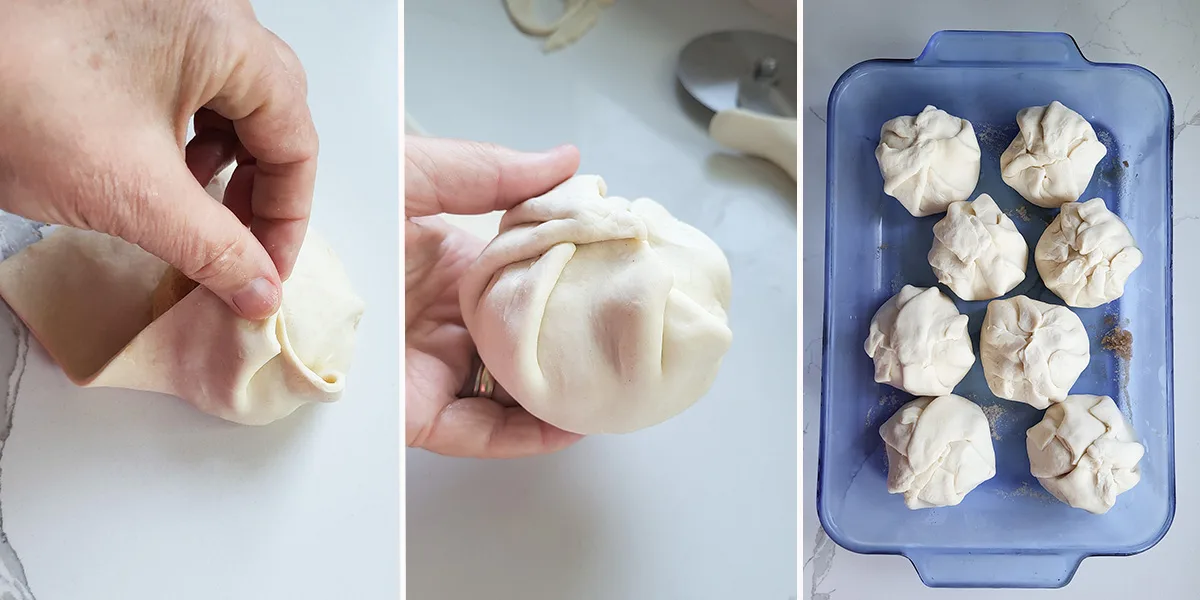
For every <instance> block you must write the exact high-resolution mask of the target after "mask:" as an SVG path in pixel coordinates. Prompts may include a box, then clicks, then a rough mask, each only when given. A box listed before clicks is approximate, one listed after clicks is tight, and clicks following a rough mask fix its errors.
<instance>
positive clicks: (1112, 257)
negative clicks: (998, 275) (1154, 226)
mask: <svg viewBox="0 0 1200 600" xmlns="http://www.w3.org/2000/svg"><path fill="white" fill-rule="evenodd" d="M1033 262H1034V264H1035V265H1036V266H1037V270H1038V273H1039V274H1040V275H1041V276H1042V281H1043V282H1045V284H1046V287H1047V288H1049V289H1050V291H1052V292H1054V293H1055V294H1056V295H1058V297H1059V298H1062V299H1063V301H1064V302H1066V303H1067V305H1068V306H1074V307H1077V308H1095V307H1097V306H1100V305H1102V304H1107V303H1109V302H1112V301H1113V300H1116V299H1117V298H1120V297H1121V295H1122V294H1124V293H1125V282H1126V281H1128V280H1129V276H1130V275H1132V274H1133V271H1134V270H1135V269H1137V268H1138V266H1140V265H1141V264H1142V251H1141V250H1139V249H1138V247H1137V244H1136V242H1134V239H1133V234H1132V233H1130V232H1129V228H1128V227H1126V226H1125V222H1124V221H1122V220H1121V219H1120V217H1118V216H1117V215H1115V214H1113V212H1112V211H1110V210H1108V206H1106V205H1105V204H1104V200H1102V199H1100V198H1092V199H1091V200H1088V201H1087V202H1070V203H1067V204H1064V205H1063V206H1062V209H1061V210H1060V211H1059V213H1058V216H1057V217H1055V218H1054V221H1052V222H1051V223H1050V226H1049V227H1047V228H1046V231H1045V232H1043V233H1042V237H1041V239H1039V240H1038V243H1037V247H1035V248H1034V250H1033Z"/></svg>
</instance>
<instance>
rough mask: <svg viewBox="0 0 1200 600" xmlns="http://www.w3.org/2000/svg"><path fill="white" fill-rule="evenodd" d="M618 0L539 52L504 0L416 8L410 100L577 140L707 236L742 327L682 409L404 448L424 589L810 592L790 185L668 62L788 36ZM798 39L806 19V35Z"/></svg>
mask: <svg viewBox="0 0 1200 600" xmlns="http://www.w3.org/2000/svg"><path fill="white" fill-rule="evenodd" d="M679 7H680V3H678V2H675V1H673V0H623V1H618V2H617V3H616V5H615V6H613V7H612V8H611V9H609V10H607V11H606V12H605V13H604V15H603V16H602V18H601V20H600V22H599V23H598V24H597V26H596V28H595V29H593V30H592V31H591V32H589V33H588V35H587V36H586V37H584V38H583V39H582V40H580V41H579V43H577V44H575V45H573V46H571V47H569V48H566V49H564V50H561V51H559V52H556V53H554V54H551V55H549V56H546V55H543V54H542V52H541V50H540V40H537V39H531V38H527V37H525V36H523V35H521V34H520V33H518V32H517V31H516V30H515V28H514V27H513V26H512V25H511V24H510V23H509V21H508V18H507V17H506V16H505V14H504V11H503V8H502V5H501V3H500V2H476V3H473V4H472V5H471V7H470V8H466V7H465V6H463V4H462V3H456V2H444V1H441V0H420V1H418V0H409V1H408V2H406V3H405V19H406V26H405V27H406V30H405V63H406V64H405V110H406V111H407V112H408V113H409V115H411V116H412V117H413V118H414V119H415V120H416V121H417V122H418V123H419V124H420V125H421V126H422V127H423V128H424V129H426V130H427V131H428V132H429V133H431V134H436V135H442V136H447V137H461V138H473V139H479V140H485V141H491V142H498V143H502V144H507V145H510V146H513V147H516V148H520V149H528V150H536V149H544V148H549V147H552V146H554V145H557V144H560V143H563V142H572V143H575V144H577V145H578V146H579V147H580V149H581V151H582V154H583V166H582V168H581V172H584V173H594V174H598V175H601V176H603V177H604V178H605V180H606V181H607V183H608V186H609V191H610V192H611V193H613V194H616V195H621V196H626V197H629V196H639V195H644V196H648V197H651V198H654V199H656V200H658V201H659V202H661V203H663V204H664V205H665V206H667V208H668V209H669V210H671V212H672V213H673V214H674V215H675V216H676V217H678V218H680V219H682V220H684V221H686V222H688V223H690V224H691V225H693V226H695V227H697V228H699V229H701V230H702V231H704V232H705V233H707V234H708V235H710V236H711V237H712V238H713V239H714V240H715V241H716V242H717V243H718V244H719V245H720V246H721V247H722V249H723V250H724V251H725V253H726V254H727V256H728V257H729V261H730V265H731V267H732V271H733V285H734V293H733V304H732V311H731V313H730V327H731V328H732V330H733V334H734V341H733V346H732V348H731V350H730V352H729V354H728V355H727V356H726V358H725V362H724V365H723V367H722V370H721V373H720V375H718V377H717V381H716V383H715V385H714V387H713V389H712V391H711V392H710V393H709V394H708V395H707V396H706V397H705V398H703V399H701V400H700V402H699V403H697V404H696V405H695V406H693V407H692V408H691V409H689V410H688V411H687V412H685V413H683V414H682V415H680V416H679V417H677V418H675V419H672V420H670V421H668V422H666V423H664V424H662V425H660V426H657V427H653V428H651V429H647V430H645V431H642V432H639V433H635V434H630V435H625V436H596V437H592V438H587V439H585V440H583V441H582V442H580V443H579V444H578V445H576V446H575V447H572V448H569V449H567V450H565V451H563V452H560V453H558V454H554V455H550V456H545V457H539V458H532V459H518V460H512V461H502V462H501V461H482V460H463V459H451V458H444V457H439V456H435V455H432V454H429V453H427V452H424V451H421V450H409V451H408V453H407V461H408V462H407V467H406V471H407V492H406V493H407V511H408V513H407V519H408V520H407V527H408V549H407V556H408V571H407V576H408V592H409V598H410V599H412V600H459V599H465V598H483V599H489V600H491V599H495V600H509V599H520V600H562V599H565V598H569V599H571V600H625V599H637V600H640V599H654V600H676V599H678V600H710V599H711V600H730V599H734V598H737V599H741V598H746V599H754V600H758V599H763V600H786V599H787V598H789V597H794V596H796V594H797V590H796V526H797V523H796V480H795V477H796V471H797V469H796V459H795V454H796V453H795V449H796V441H797V440H796V412H795V411H796V408H797V407H796V401H795V397H796V378H795V375H796V371H795V370H796V364H797V356H796V338H795V334H794V333H793V332H794V331H795V330H796V328H797V323H796V316H795V314H796V311H795V306H796V304H795V303H796V296H795V289H796V280H795V273H796V254H795V248H796V231H795V201H794V193H795V187H794V186H793V184H792V182H791V180H789V179H788V178H787V176H786V175H784V174H783V173H782V172H781V171H780V170H779V169H777V168H776V167H774V166H772V165H770V164H768V163H766V162H763V161H760V160H758V159H750V158H743V157H737V156H731V155H727V154H725V153H724V151H723V150H721V149H720V147H719V146H717V145H716V144H715V143H713V142H712V141H711V140H709V139H708V137H707V135H706V133H705V126H706V124H705V123H701V122H699V121H696V120H693V119H691V118H689V116H688V115H687V114H685V113H684V110H683V109H682V108H681V106H682V104H681V102H680V100H679V99H678V98H677V96H676V91H675V87H674V85H675V84H674V79H673V71H674V63H675V57H676V55H677V53H678V51H679V49H681V48H682V47H683V45H684V44H685V43H686V42H687V41H689V40H690V39H691V38H693V37H695V36H697V35H699V34H702V33H706V32H708V31H713V30H717V29H726V28H729V29H732V28H738V27H753V28H757V29H765V30H770V31H776V32H787V31H788V30H790V29H794V27H790V26H781V25H784V24H780V23H773V22H772V21H771V20H770V19H768V18H766V17H761V16H759V15H758V14H757V13H753V12H751V11H750V9H748V8H747V5H746V4H745V3H743V2H741V0H724V1H712V0H709V1H694V2H690V3H688V8H687V9H686V10H680V8H679ZM793 35H794V31H793Z"/></svg>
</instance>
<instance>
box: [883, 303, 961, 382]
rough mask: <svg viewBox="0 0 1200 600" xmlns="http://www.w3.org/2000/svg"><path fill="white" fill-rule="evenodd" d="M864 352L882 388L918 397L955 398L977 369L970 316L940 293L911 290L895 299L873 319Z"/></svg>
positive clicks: (885, 305) (884, 305)
mask: <svg viewBox="0 0 1200 600" xmlns="http://www.w3.org/2000/svg"><path fill="white" fill-rule="evenodd" d="M864 349H865V350H866V351H867V356H870V357H871V359H872V360H874V361H875V382H876V383H886V384H888V385H890V386H892V387H894V388H899V389H902V390H904V391H906V392H908V393H910V394H912V395H914V396H944V395H946V394H949V393H950V392H952V391H954V386H956V385H958V383H959V382H960V381H962V380H963V377H966V376H967V371H970V370H971V365H973V364H975V352H974V351H973V350H972V349H971V338H970V337H969V336H968V335H967V315H964V314H961V313H959V312H958V308H957V307H955V306H954V301H953V300H951V299H950V298H947V297H946V295H945V294H943V293H942V292H941V290H939V289H937V288H919V287H913V286H911V285H906V286H904V288H903V289H901V290H900V293H898V294H896V295H895V296H892V297H891V298H890V299H889V300H888V301H887V302H885V303H884V304H883V306H881V307H879V310H878V311H876V312H875V316H874V318H872V319H871V332H870V334H868V336H867V341H866V343H865V344H864Z"/></svg>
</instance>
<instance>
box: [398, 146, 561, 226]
mask: <svg viewBox="0 0 1200 600" xmlns="http://www.w3.org/2000/svg"><path fill="white" fill-rule="evenodd" d="M578 169H579V150H578V149H576V148H575V147H574V146H569V145H568V146H559V147H557V148H554V149H553V150H550V151H547V152H536V153H534V152H519V151H517V150H512V149H510V148H505V147H503V146H497V145H495V144H488V143H483V142H468V141H462V140H448V139H438V138H425V137H419V136H405V139H404V214H405V216H407V217H425V216H430V215H436V214H441V213H451V214H457V215H479V214H484V213H489V212H492V211H494V210H507V209H509V208H512V207H513V206H516V205H517V204H519V203H521V202H524V201H525V200H528V199H530V198H533V197H535V196H539V195H541V194H544V193H546V192H548V191H550V190H551V189H553V188H554V186H556V185H558V184H560V183H562V182H564V181H566V180H567V179H569V178H570V177H571V176H572V175H574V174H575V171H576V170H578Z"/></svg>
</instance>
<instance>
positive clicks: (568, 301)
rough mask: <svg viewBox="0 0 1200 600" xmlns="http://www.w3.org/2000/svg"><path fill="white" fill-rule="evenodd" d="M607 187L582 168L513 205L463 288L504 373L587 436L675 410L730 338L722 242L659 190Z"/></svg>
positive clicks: (477, 330) (480, 334)
mask: <svg viewBox="0 0 1200 600" xmlns="http://www.w3.org/2000/svg"><path fill="white" fill-rule="evenodd" d="M605 194H606V188H605V185H604V180H602V179H601V178H599V177H596V176H592V175H581V176H576V177H574V178H572V179H570V180H568V181H566V182H565V183H563V184H562V185H560V186H558V187H557V188H555V189H553V190H551V191H550V192H548V193H547V194H545V195H543V196H540V197H537V198H533V199H532V200H528V201H526V202H523V203H521V204H519V205H517V206H516V207H515V208H513V209H512V210H509V211H508V212H507V213H506V214H505V215H504V218H503V219H502V220H501V222H500V234H499V235H498V236H497V237H496V239H494V240H492V242H491V243H490V244H489V245H488V247H487V248H486V249H485V250H484V251H483V253H482V254H481V255H480V257H479V259H478V260H477V261H476V262H475V264H474V265H472V266H471V267H470V268H469V269H468V271H467V273H466V275H465V276H464V277H463V281H462V286H461V288H460V290H459V291H460V295H459V300H460V304H461V307H462V313H463V319H464V321H465V322H466V326H467V329H468V330H469V331H470V333H471V337H472V338H473V339H474V340H475V344H476V345H477V347H478V349H479V355H480V357H481V358H482V359H483V362H484V364H486V365H487V367H488V369H490V370H491V372H492V374H493V375H494V376H495V379H496V381H498V382H499V383H500V384H501V385H502V386H504V388H505V390H506V391H508V392H509V393H510V394H512V396H513V398H515V399H516V400H517V401H518V402H519V403H520V404H521V405H522V406H523V407H525V409H526V410H528V411H529V412H530V413H531V414H533V415H534V416H536V417H538V418H540V419H542V420H544V421H546V422H548V423H550V424H552V425H555V426H557V427H559V428H562V429H565V430H568V431H573V432H576V433H583V434H595V433H625V432H630V431H634V430H637V429H642V428H645V427H649V426H651V425H655V424H657V423H660V422H662V421H665V420H667V419H669V418H671V417H672V416H675V415H677V414H679V413H680V412H682V411H683V410H685V409H686V408H688V407H689V406H691V405H692V404H693V403H695V402H696V401H697V400H698V399H699V398H700V397H701V396H702V395H704V393H705V392H707V391H708V388H709V386H711V385H712V382H713V380H714V379H715V378H716V375H717V369H718V367H719V366H720V363H721V358H722V357H723V356H724V355H725V352H726V351H727V350H728V349H729V345H730V343H731V341H732V333H731V332H730V330H729V326H728V324H727V317H726V311H727V310H728V308H729V301H730V294H731V281H730V272H729V263H728V262H727V261H726V259H725V255H724V253H722V252H721V250H720V248H718V247H717V245H716V244H715V243H713V241H712V240H711V239H709V238H708V237H707V236H706V235H704V234H703V233H701V232H700V231H698V230H696V229H695V228H693V227H691V226H689V225H686V224H684V223H682V222H680V221H678V220H676V219H675V218H674V217H672V216H671V215H670V214H669V213H668V212H667V211H666V209H664V208H663V207H662V206H660V205H659V204H658V203H656V202H654V201H653V200H649V199H646V198H640V199H637V200H633V201H630V200H626V199H625V198H618V197H608V196H606V195H605Z"/></svg>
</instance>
